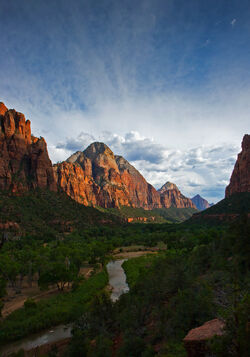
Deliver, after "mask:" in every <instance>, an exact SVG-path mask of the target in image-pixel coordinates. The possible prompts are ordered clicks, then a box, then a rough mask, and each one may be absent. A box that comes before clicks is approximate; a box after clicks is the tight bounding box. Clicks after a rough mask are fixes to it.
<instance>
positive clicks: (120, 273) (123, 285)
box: [107, 259, 129, 302]
mask: <svg viewBox="0 0 250 357" xmlns="http://www.w3.org/2000/svg"><path fill="white" fill-rule="evenodd" d="M126 260H127V259H121V260H114V261H111V262H109V263H108V264H107V271H108V274H109V285H110V286H111V287H112V292H111V296H110V299H111V300H112V301H113V302H115V301H117V300H118V299H119V297H120V296H121V295H122V294H124V293H127V292H128V291H129V287H128V284H127V282H126V274H125V272H124V270H123V268H122V264H123V263H124V262H125V261H126Z"/></svg>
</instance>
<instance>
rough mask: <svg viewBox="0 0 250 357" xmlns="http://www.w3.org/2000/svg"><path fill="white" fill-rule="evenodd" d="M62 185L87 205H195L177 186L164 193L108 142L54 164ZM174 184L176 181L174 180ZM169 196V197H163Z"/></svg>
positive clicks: (75, 198)
mask: <svg viewBox="0 0 250 357" xmlns="http://www.w3.org/2000/svg"><path fill="white" fill-rule="evenodd" d="M54 172H55V176H56V180H57V184H58V187H59V188H60V189H62V190H63V191H65V192H66V193H67V194H68V195H69V196H70V197H72V198H73V199H74V200H76V201H77V202H79V203H82V204H84V205H93V206H101V207H120V206H131V207H141V208H144V209H153V208H162V207H170V206H171V205H174V206H176V207H195V206H194V205H193V203H192V202H191V200H189V199H188V198H186V197H185V196H183V195H182V194H181V193H180V191H179V190H178V189H177V187H176V186H175V188H174V189H171V188H170V187H168V188H169V191H171V193H169V195H170V197H169V198H168V199H167V198H166V197H167V187H165V190H163V191H164V192H162V194H161V193H160V192H158V191H156V190H155V188H154V187H153V186H152V185H150V184H149V183H148V182H147V181H146V180H145V179H144V177H143V176H142V175H141V174H140V173H139V171H137V170H136V169H135V168H134V167H133V166H132V165H131V164H130V163H129V162H128V161H127V160H125V159H124V158H123V157H122V156H117V155H114V153H113V152H112V151H111V150H110V148H109V147H108V146H107V145H105V144H104V143H99V142H95V143H93V144H91V145H90V146H89V147H88V148H87V149H86V150H85V151H83V152H81V151H78V152H76V153H75V154H73V155H72V156H70V157H69V158H68V159H67V160H66V161H65V162H63V163H60V164H57V165H54ZM172 185H173V184H172ZM162 195H163V197H165V199H162Z"/></svg>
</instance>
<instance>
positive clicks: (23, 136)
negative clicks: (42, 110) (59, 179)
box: [0, 102, 57, 193]
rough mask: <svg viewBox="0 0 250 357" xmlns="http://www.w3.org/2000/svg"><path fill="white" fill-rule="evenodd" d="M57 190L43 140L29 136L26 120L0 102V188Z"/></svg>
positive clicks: (27, 121) (28, 123)
mask: <svg viewBox="0 0 250 357" xmlns="http://www.w3.org/2000/svg"><path fill="white" fill-rule="evenodd" d="M38 187H39V188H48V189H50V190H53V191H55V190H57V186H56V182H55V179H54V174H53V169H52V163H51V161H50V159H49V156H48V152H47V144H46V142H45V140H44V139H43V138H36V137H34V136H32V135H31V129H30V121H29V120H26V119H25V116H24V115H23V114H22V113H19V112H16V111H15V110H14V109H8V108H6V106H5V105H4V104H3V103H2V102H1V103H0V189H1V190H10V191H12V192H17V193H18V192H23V191H27V190H29V189H35V188H38Z"/></svg>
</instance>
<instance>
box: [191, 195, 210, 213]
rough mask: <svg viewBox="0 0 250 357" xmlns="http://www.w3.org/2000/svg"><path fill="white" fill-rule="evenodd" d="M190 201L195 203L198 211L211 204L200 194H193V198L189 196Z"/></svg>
mask: <svg viewBox="0 0 250 357" xmlns="http://www.w3.org/2000/svg"><path fill="white" fill-rule="evenodd" d="M191 201H192V202H193V203H194V204H195V206H196V207H197V208H198V210H199V211H203V210H204V209H207V208H209V207H211V206H213V203H208V201H207V200H205V199H204V198H203V197H201V196H200V195H196V196H194V197H193V198H191Z"/></svg>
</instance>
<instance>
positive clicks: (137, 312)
mask: <svg viewBox="0 0 250 357" xmlns="http://www.w3.org/2000/svg"><path fill="white" fill-rule="evenodd" d="M39 195H40V196H39ZM41 195H42V196H43V195H45V197H46V200H48V198H49V199H50V200H51V199H53V200H54V197H52V198H51V197H50V196H48V195H51V193H49V194H45V193H41V192H40V193H38V196H39V197H40V212H42V207H43V201H42V199H41V197H42V196H41ZM13 200H14V201H15V200H18V198H15V199H13ZM13 200H11V202H10V203H9V204H6V205H5V208H4V209H3V211H4V210H5V212H7V213H6V214H8V212H9V211H10V210H12V211H13V210H16V209H17V207H19V206H20V205H17V204H16V205H15V202H16V201H15V202H14V201H13ZM33 200H34V202H37V201H36V200H37V197H35V196H34V197H33ZM46 200H45V201H46ZM53 200H52V201H53ZM45 201H44V202H45ZM53 202H54V201H53ZM22 204H23V205H24V208H23V211H25V212H26V213H25V214H24V215H22V220H20V221H19V222H18V224H19V225H20V226H21V227H22V230H21V233H20V232H17V231H15V229H14V230H11V229H10V232H9V234H8V235H7V237H6V234H5V239H4V238H3V237H4V234H3V235H2V247H1V250H0V296H1V301H2V303H1V308H3V307H4V303H3V301H4V298H5V296H6V290H7V288H11V289H12V290H13V291H15V292H16V294H19V293H20V291H22V288H23V285H24V284H26V285H29V284H30V285H32V284H33V285H34V283H36V284H37V286H38V288H39V289H40V290H41V291H46V290H48V289H49V288H51V287H52V286H53V287H54V288H55V289H56V290H57V293H56V294H54V295H52V296H49V297H48V298H46V299H41V300H38V301H36V300H35V299H32V298H27V299H26V301H25V302H24V306H23V307H22V308H20V309H17V310H15V311H13V312H12V313H10V314H9V315H8V316H6V317H5V318H2V319H1V321H0V346H1V345H2V346H3V345H5V344H6V343H7V342H11V341H15V340H18V339H20V338H23V337H26V336H29V335H30V334H32V333H34V332H38V331H41V330H43V329H46V328H50V327H52V326H56V325H58V324H61V323H63V324H66V323H69V322H70V323H73V338H72V340H71V343H70V344H69V346H68V349H67V351H66V352H65V354H64V355H65V356H68V357H71V356H72V357H74V356H79V357H80V356H100V357H104V356H107V357H108V356H118V357H122V356H124V357H125V356H131V357H133V356H135V357H136V356H143V357H145V356H155V355H159V356H167V357H171V356H176V357H182V356H183V357H184V356H186V352H185V349H184V346H183V342H182V340H183V338H184V336H185V335H186V334H187V332H188V331H189V330H190V329H192V328H194V327H197V326H200V325H201V324H203V323H204V322H206V321H208V320H211V319H213V318H215V317H217V318H221V319H223V321H225V322H226V329H225V334H224V335H223V337H222V338H220V339H216V338H215V339H213V340H212V341H210V342H209V343H210V347H209V348H210V349H211V351H213V353H214V354H215V356H218V357H219V356H229V355H232V356H242V357H245V356H247V355H248V351H249V347H250V346H249V336H248V334H249V328H248V327H247V326H248V321H249V313H250V296H249V284H250V275H249V261H250V260H249V256H250V255H249V231H250V229H249V228H250V227H249V220H248V217H247V215H246V214H244V213H242V214H241V215H240V217H239V218H238V220H236V221H235V222H233V223H230V224H220V225H218V224H214V225H212V224H211V225H210V226H208V225H205V224H201V223H200V222H199V223H195V222H192V221H187V222H184V223H182V224H174V223H163V224H156V223H154V224H153V223H147V224H139V223H135V224H127V223H126V222H124V221H122V220H118V218H117V217H115V218H114V220H112V219H113V218H112V216H110V213H108V214H107V215H108V217H109V220H111V223H110V221H109V223H108V224H103V223H102V224H101V223H100V221H98V224H88V221H90V218H91V219H92V220H100V217H99V213H98V212H97V213H96V212H95V211H96V210H94V211H93V212H94V214H95V216H93V215H92V216H90V218H89V219H88V220H85V224H83V222H82V221H81V220H80V219H79V217H80V214H81V209H83V210H84V214H85V215H86V213H85V212H87V213H88V212H90V211H91V209H89V210H88V208H86V207H82V206H81V208H79V214H78V216H77V221H76V222H74V229H66V230H65V231H63V230H62V228H61V227H62V226H61V225H60V224H58V226H56V228H55V227H54V228H53V230H52V229H51V228H50V227H49V226H45V225H43V224H41V221H39V222H38V221H36V215H34V214H33V221H30V216H29V213H30V208H29V209H28V208H27V207H26V208H25V200H23V201H22ZM72 204H73V205H74V203H72ZM54 205H55V207H56V208H57V211H55V213H49V214H54V215H59V214H60V208H58V203H56V202H54ZM79 206H80V205H78V206H77V207H79ZM29 207H30V205H29ZM44 207H45V203H44ZM62 207H63V206H62ZM62 209H63V208H62ZM74 209H75V207H74ZM31 210H32V206H31ZM67 210H68V211H69V206H67ZM86 210H87V211H86ZM33 212H34V210H33ZM69 213H70V212H68V214H69ZM47 214H48V212H47V211H44V212H42V214H40V216H39V217H44V219H45V217H46V215H47ZM82 214H83V213H82ZM24 217H26V218H24ZM110 217H111V218H110ZM25 219H26V220H25ZM53 219H54V218H53ZM102 219H103V217H102ZM37 226H40V227H42V228H41V229H39V230H38V229H36V227H37ZM24 228H25V229H24ZM130 246H137V247H151V248H152V247H154V248H155V249H156V254H151V255H146V256H142V257H139V258H132V259H129V260H127V261H126V262H125V263H124V264H123V268H124V270H125V272H126V276H127V282H128V284H129V287H130V291H129V293H127V294H124V295H122V296H121V297H120V299H119V300H118V302H116V303H113V302H111V300H110V298H109V294H110V291H109V290H108V289H107V284H108V274H107V271H106V264H107V262H109V261H110V260H112V259H113V252H114V250H115V249H116V250H117V249H118V250H121V251H122V249H124V248H125V247H130ZM121 247H124V248H121ZM139 249H142V248H139ZM85 268H88V269H89V271H90V274H89V276H88V277H86V275H84V274H81V271H82V269H85ZM20 353H21V352H20ZM57 355H58V354H57V351H56V350H55V351H52V352H51V353H50V356H57ZM20 356H21V355H20Z"/></svg>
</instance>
